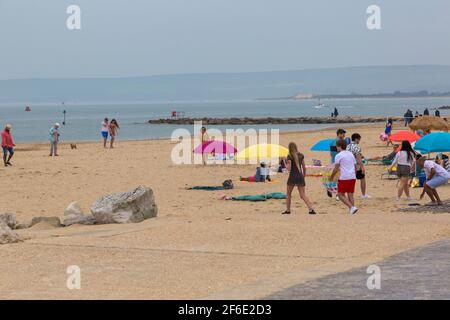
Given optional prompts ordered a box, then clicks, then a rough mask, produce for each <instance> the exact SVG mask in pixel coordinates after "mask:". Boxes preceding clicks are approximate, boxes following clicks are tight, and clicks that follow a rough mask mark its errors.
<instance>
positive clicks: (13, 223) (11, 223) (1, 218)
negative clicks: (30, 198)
mask: <svg viewBox="0 0 450 320" xmlns="http://www.w3.org/2000/svg"><path fill="white" fill-rule="evenodd" d="M1 222H3V223H5V224H6V225H7V226H8V227H9V228H11V229H16V227H17V225H18V224H19V223H18V222H17V219H16V215H15V214H14V213H0V223H1Z"/></svg>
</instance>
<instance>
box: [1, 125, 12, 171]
mask: <svg viewBox="0 0 450 320" xmlns="http://www.w3.org/2000/svg"><path fill="white" fill-rule="evenodd" d="M11 128H12V126H11V125H10V124H7V125H6V126H5V129H4V130H3V131H2V149H3V162H4V164H5V167H7V166H12V163H11V158H12V157H13V155H14V147H15V144H14V141H13V138H12V135H11Z"/></svg>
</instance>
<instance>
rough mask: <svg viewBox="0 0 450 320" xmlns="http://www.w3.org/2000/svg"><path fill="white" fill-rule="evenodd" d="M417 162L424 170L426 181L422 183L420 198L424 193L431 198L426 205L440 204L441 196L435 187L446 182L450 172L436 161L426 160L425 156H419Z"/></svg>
mask: <svg viewBox="0 0 450 320" xmlns="http://www.w3.org/2000/svg"><path fill="white" fill-rule="evenodd" d="M417 164H418V165H419V166H421V167H422V168H423V169H424V170H425V174H426V176H427V181H426V182H425V184H424V185H423V192H422V194H421V195H420V199H421V200H422V199H423V197H424V195H425V193H426V194H427V195H428V196H429V197H430V199H431V202H430V203H429V204H428V205H432V206H435V205H438V206H440V205H442V201H441V198H440V197H439V194H438V193H437V190H436V189H437V188H438V187H440V186H443V185H445V184H447V183H448V181H449V180H450V173H449V172H448V171H447V170H445V169H444V168H443V167H442V166H440V165H438V164H437V163H436V162H434V161H432V160H427V159H426V158H425V157H420V158H419V159H418V160H417Z"/></svg>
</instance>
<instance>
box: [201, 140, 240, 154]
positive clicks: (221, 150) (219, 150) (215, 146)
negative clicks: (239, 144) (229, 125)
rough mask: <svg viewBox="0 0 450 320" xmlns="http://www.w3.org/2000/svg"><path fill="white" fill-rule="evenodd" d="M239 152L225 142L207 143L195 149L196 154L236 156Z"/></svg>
mask: <svg viewBox="0 0 450 320" xmlns="http://www.w3.org/2000/svg"><path fill="white" fill-rule="evenodd" d="M237 151H238V150H237V149H236V148H235V147H233V146H232V145H231V144H229V143H226V142H225V141H216V140H213V141H206V142H203V144H201V145H199V146H197V148H195V149H194V153H214V154H235V153H236V152H237Z"/></svg>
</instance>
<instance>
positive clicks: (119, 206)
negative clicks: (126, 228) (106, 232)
mask: <svg viewBox="0 0 450 320" xmlns="http://www.w3.org/2000/svg"><path fill="white" fill-rule="evenodd" d="M91 212H92V215H93V216H94V218H95V222H96V223H98V224H102V223H136V222H141V221H143V220H145V219H149V218H153V217H156V214H157V213H158V209H157V206H156V203H155V198H154V195H153V190H152V189H150V188H146V187H142V186H140V187H137V188H136V189H134V190H131V191H129V192H123V193H115V194H111V195H107V196H104V197H102V198H101V199H99V200H97V201H96V202H95V203H94V204H92V206H91Z"/></svg>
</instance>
